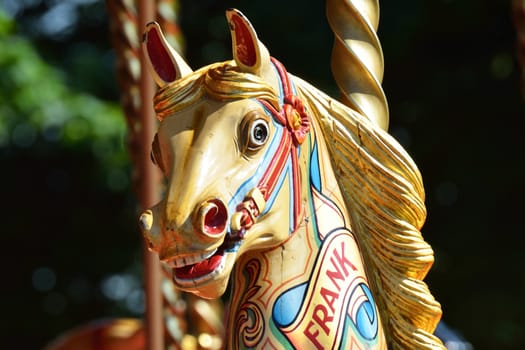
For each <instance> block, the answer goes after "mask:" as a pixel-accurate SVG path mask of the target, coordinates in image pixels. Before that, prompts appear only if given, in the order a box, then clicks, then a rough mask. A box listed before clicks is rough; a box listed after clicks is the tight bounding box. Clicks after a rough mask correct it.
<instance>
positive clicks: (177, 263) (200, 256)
mask: <svg viewBox="0 0 525 350" xmlns="http://www.w3.org/2000/svg"><path fill="white" fill-rule="evenodd" d="M216 251H217V249H214V250H212V251H211V252H205V253H197V254H192V255H186V256H184V257H182V258H174V259H171V260H168V261H165V262H164V264H166V265H167V266H168V267H171V268H178V267H184V266H188V265H193V264H196V263H198V262H201V261H203V260H206V259H208V258H209V257H211V256H212V255H213V254H215V252H216Z"/></svg>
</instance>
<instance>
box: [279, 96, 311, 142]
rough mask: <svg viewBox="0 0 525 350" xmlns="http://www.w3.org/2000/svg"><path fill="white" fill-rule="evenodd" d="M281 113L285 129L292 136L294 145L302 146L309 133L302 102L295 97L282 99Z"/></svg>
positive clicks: (307, 119)
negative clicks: (284, 120)
mask: <svg viewBox="0 0 525 350" xmlns="http://www.w3.org/2000/svg"><path fill="white" fill-rule="evenodd" d="M283 113H284V117H285V119H286V127H287V128H288V130H289V131H290V133H291V134H292V139H293V143H294V145H295V146H298V145H300V144H302V143H303V142H304V140H305V139H306V135H307V134H308V132H309V131H310V119H309V118H308V114H307V113H306V109H305V108H304V105H303V101H301V99H300V98H299V97H297V96H295V95H286V96H285V97H284V105H283Z"/></svg>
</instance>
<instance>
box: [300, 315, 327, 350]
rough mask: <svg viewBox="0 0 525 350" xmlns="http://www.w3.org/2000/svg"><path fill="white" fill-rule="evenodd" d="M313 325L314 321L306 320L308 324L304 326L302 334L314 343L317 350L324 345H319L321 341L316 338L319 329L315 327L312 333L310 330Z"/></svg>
mask: <svg viewBox="0 0 525 350" xmlns="http://www.w3.org/2000/svg"><path fill="white" fill-rule="evenodd" d="M314 325H315V323H314V322H313V321H310V322H308V326H306V329H305V330H304V334H305V335H306V337H308V339H310V341H311V342H312V343H313V344H314V345H315V347H316V348H317V349H318V350H322V349H324V347H323V346H322V345H321V343H319V340H317V336H318V335H319V330H317V329H316V330H315V332H314V333H312V331H311V329H312V327H313V326H314Z"/></svg>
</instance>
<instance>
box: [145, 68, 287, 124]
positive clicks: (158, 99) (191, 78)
mask: <svg viewBox="0 0 525 350" xmlns="http://www.w3.org/2000/svg"><path fill="white" fill-rule="evenodd" d="M205 95H206V96H208V97H210V98H212V99H214V100H216V101H226V100H236V99H242V98H261V99H264V100H267V101H268V102H270V103H271V104H272V105H273V106H274V107H275V108H276V109H277V110H279V109H280V106H279V98H278V96H277V93H276V92H275V90H274V89H273V88H272V87H271V86H270V85H268V84H267V83H266V82H265V81H264V80H262V79H261V78H259V77H258V76H256V75H253V74H246V73H242V72H240V71H239V70H238V68H237V66H236V65H235V62H234V61H226V62H219V63H214V64H210V65H208V66H205V67H202V68H200V69H199V70H196V71H195V72H193V73H191V74H189V75H187V76H185V77H182V78H181V79H178V80H176V81H174V82H172V83H170V84H167V85H165V86H164V87H163V88H162V89H160V90H159V91H158V92H157V94H156V95H155V98H154V99H153V104H154V107H155V113H156V114H157V118H158V119H159V120H162V119H164V118H165V117H167V116H170V115H173V114H175V113H176V112H178V111H180V110H182V109H184V108H186V107H188V106H190V105H192V104H194V103H195V102H197V101H198V100H200V99H201V98H202V97H203V96H205Z"/></svg>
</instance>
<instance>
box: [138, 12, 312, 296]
mask: <svg viewBox="0 0 525 350" xmlns="http://www.w3.org/2000/svg"><path fill="white" fill-rule="evenodd" d="M226 16H227V19H228V24H229V28H230V31H231V34H232V47H233V58H234V59H233V60H232V61H227V62H223V63H215V64H211V65H209V66H206V67H203V68H201V69H199V70H197V71H192V69H191V68H190V67H189V66H188V64H186V62H184V60H183V59H182V58H181V57H180V56H179V55H178V54H177V53H176V52H175V51H174V50H173V49H172V48H171V47H170V45H169V44H168V43H167V41H166V40H165V38H164V36H163V34H162V32H161V29H160V27H159V26H158V24H156V23H150V24H148V26H147V27H146V31H145V34H144V42H143V49H144V53H145V55H146V57H147V59H148V61H149V66H150V68H151V71H152V74H153V77H154V79H155V81H156V83H157V84H158V85H159V87H160V88H159V91H158V92H157V94H156V96H155V99H154V105H155V111H156V115H157V118H158V119H159V120H160V125H159V128H158V132H157V134H156V135H155V138H154V141H153V144H152V159H153V161H154V162H155V163H156V164H157V165H158V167H159V168H160V169H161V170H162V172H163V174H164V176H165V177H166V179H167V188H166V192H165V197H164V199H163V200H162V201H161V202H160V203H158V204H157V205H156V206H155V207H153V208H152V209H150V210H147V211H145V212H144V213H143V214H142V215H141V218H140V222H141V226H142V228H143V232H144V235H145V238H146V240H147V241H148V243H149V246H150V249H151V250H153V251H155V252H157V253H158V254H159V258H160V260H161V261H162V262H163V263H164V264H165V265H168V266H169V267H171V268H172V269H173V280H174V283H175V284H176V285H177V287H179V288H180V289H182V290H186V291H190V292H193V293H195V294H197V295H199V296H202V297H205V298H215V297H218V296H220V295H222V294H223V292H224V290H225V288H226V286H227V282H228V278H229V275H230V272H231V271H232V267H233V265H234V263H235V261H236V260H237V258H238V257H239V256H241V255H242V254H243V253H245V252H247V251H251V250H256V249H264V248H270V247H275V246H277V245H279V244H281V243H282V242H284V241H285V240H287V239H288V237H289V235H290V234H291V233H292V232H293V231H294V230H295V228H296V227H297V225H298V224H299V220H300V215H301V214H300V211H301V210H300V207H301V203H300V198H299V197H298V195H299V194H300V192H301V189H300V188H299V185H298V182H299V180H300V179H299V177H300V174H298V173H297V171H298V170H297V169H298V162H299V159H298V156H297V155H298V154H299V153H300V148H301V147H302V143H303V141H304V140H305V138H306V137H307V133H308V132H309V128H310V125H309V119H308V116H307V113H306V111H305V108H304V106H303V104H302V102H301V100H300V99H299V98H298V97H297V96H295V95H294V93H293V88H292V86H291V83H290V82H289V81H288V78H287V74H286V72H285V71H284V68H283V67H282V65H281V64H280V63H278V62H277V61H276V60H274V59H273V58H270V55H269V54H268V50H267V49H266V48H265V46H264V45H263V44H262V43H261V42H259V40H258V39H257V36H256V33H255V31H254V29H253V27H252V26H251V24H250V23H249V21H248V20H247V19H246V18H245V17H244V16H243V15H242V14H241V13H240V12H239V11H237V10H233V9H232V10H228V11H227V12H226ZM291 154H292V155H293V156H292V158H293V159H294V162H295V163H294V164H290V161H289V160H288V159H290V155H291ZM292 163H293V162H292ZM290 166H291V167H293V176H285V174H284V173H285V172H287V171H288V169H289V167H290ZM287 181H292V182H297V183H294V186H282V183H283V182H287ZM290 192H297V193H296V194H295V196H294V193H290ZM298 198H299V199H298Z"/></svg>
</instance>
